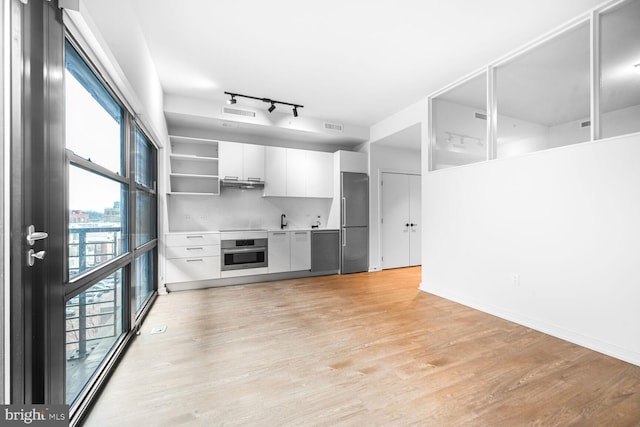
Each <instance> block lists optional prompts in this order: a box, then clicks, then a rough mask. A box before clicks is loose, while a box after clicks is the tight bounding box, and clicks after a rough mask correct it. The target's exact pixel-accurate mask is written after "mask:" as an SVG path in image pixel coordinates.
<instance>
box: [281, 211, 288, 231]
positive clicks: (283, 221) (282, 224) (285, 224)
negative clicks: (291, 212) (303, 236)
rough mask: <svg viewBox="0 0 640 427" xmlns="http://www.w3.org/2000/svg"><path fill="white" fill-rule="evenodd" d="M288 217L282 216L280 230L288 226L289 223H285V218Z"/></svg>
mask: <svg viewBox="0 0 640 427" xmlns="http://www.w3.org/2000/svg"><path fill="white" fill-rule="evenodd" d="M286 217H287V216H286V215H285V214H282V215H280V229H283V228H285V227H286V226H287V223H286V222H285V220H284V219H285V218H286Z"/></svg>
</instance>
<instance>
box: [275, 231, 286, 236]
mask: <svg viewBox="0 0 640 427" xmlns="http://www.w3.org/2000/svg"><path fill="white" fill-rule="evenodd" d="M272 234H273V235H274V236H282V235H283V234H287V232H286V231H274V232H273V233H272Z"/></svg>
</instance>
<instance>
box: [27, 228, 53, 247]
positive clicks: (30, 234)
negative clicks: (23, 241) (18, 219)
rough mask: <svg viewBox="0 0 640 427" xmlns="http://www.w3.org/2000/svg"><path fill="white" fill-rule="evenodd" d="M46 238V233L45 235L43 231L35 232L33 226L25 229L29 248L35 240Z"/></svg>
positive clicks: (47, 235)
mask: <svg viewBox="0 0 640 427" xmlns="http://www.w3.org/2000/svg"><path fill="white" fill-rule="evenodd" d="M47 237H49V234H48V233H45V232H44V231H36V227H35V226H33V225H30V226H29V227H27V243H29V245H30V246H33V244H34V243H35V242H36V240H42V239H46V238H47Z"/></svg>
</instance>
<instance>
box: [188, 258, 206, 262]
mask: <svg viewBox="0 0 640 427" xmlns="http://www.w3.org/2000/svg"><path fill="white" fill-rule="evenodd" d="M187 262H204V260H203V259H202V258H198V259H188V260H187Z"/></svg>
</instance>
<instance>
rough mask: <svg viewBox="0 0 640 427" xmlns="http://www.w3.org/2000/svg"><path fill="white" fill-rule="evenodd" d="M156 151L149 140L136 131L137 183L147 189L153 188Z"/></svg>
mask: <svg viewBox="0 0 640 427" xmlns="http://www.w3.org/2000/svg"><path fill="white" fill-rule="evenodd" d="M154 151H155V150H154V149H153V146H152V145H151V144H150V143H149V141H148V140H147V138H146V137H145V136H144V135H143V134H142V132H140V130H139V129H136V149H135V159H136V160H135V162H136V172H135V176H136V182H137V183H138V184H141V185H144V186H145V187H147V188H153V166H154Z"/></svg>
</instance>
